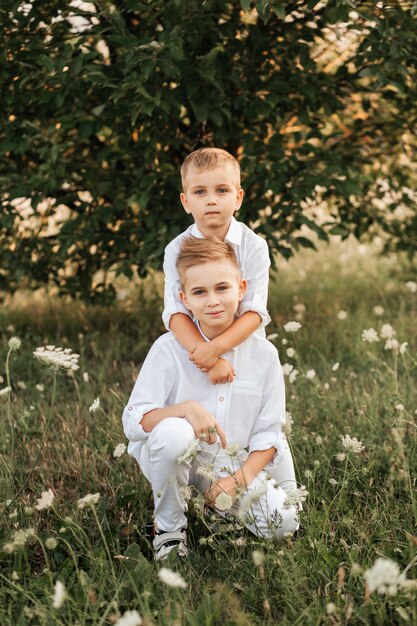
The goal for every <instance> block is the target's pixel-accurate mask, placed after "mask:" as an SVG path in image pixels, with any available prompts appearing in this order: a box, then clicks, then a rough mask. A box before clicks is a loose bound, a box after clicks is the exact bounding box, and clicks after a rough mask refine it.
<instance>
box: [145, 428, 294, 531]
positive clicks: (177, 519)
mask: <svg viewBox="0 0 417 626" xmlns="http://www.w3.org/2000/svg"><path fill="white" fill-rule="evenodd" d="M195 441H196V437H195V434H194V430H193V428H192V426H191V425H190V424H189V423H188V422H187V421H186V420H184V419H181V418H178V417H169V418H166V419H164V420H162V421H161V422H160V423H159V424H158V425H157V426H156V427H155V428H154V429H153V430H152V431H151V433H150V434H149V437H148V439H147V441H146V443H145V444H144V445H143V446H142V449H141V452H140V458H139V459H138V462H139V465H140V468H141V470H142V472H143V474H144V475H145V477H146V478H147V479H148V480H149V482H150V483H151V486H152V491H153V497H154V504H155V521H156V525H157V528H158V529H159V530H164V531H168V532H173V531H175V530H178V529H180V528H185V527H186V526H187V518H186V515H185V513H186V511H187V502H186V499H185V497H184V490H183V489H182V487H184V486H185V485H193V486H194V487H196V488H197V489H198V490H199V491H202V492H205V491H206V490H207V489H208V487H209V486H210V480H209V479H207V478H203V477H202V476H200V475H198V474H197V471H196V470H197V468H198V467H199V466H205V467H207V466H210V467H211V468H212V469H213V471H214V473H215V474H216V478H221V477H223V476H228V475H230V473H233V472H234V471H236V470H237V469H238V468H239V464H238V463H239V461H238V460H237V459H236V458H234V457H229V456H228V455H226V454H225V453H224V451H223V450H222V448H221V446H220V444H213V445H212V446H209V445H208V444H201V448H202V449H201V450H198V451H197V455H196V457H195V458H194V459H192V460H190V459H188V460H185V461H183V462H181V463H179V462H178V458H179V457H181V456H182V455H184V454H185V453H186V451H187V450H189V448H190V447H191V446H192V444H193V443H195ZM284 448H285V451H284V454H283V457H284V458H282V460H281V462H280V463H279V464H278V465H274V464H272V463H271V464H270V465H268V466H266V468H265V470H263V471H262V472H261V473H260V474H259V475H258V476H257V477H256V478H255V479H254V480H253V481H252V482H251V483H250V485H248V486H247V489H246V491H245V494H244V495H243V501H244V502H246V503H249V502H251V503H250V506H249V507H247V508H245V509H243V508H242V507H239V505H238V504H236V505H234V507H233V509H232V512H233V513H235V514H236V515H237V517H238V518H239V520H240V522H241V523H243V524H244V525H245V526H246V527H247V528H248V529H249V530H250V531H251V532H252V533H254V534H255V535H257V536H258V537H265V538H268V539H281V538H283V537H284V535H286V533H290V534H292V533H294V532H295V531H296V530H297V528H298V526H299V524H298V516H297V509H296V507H295V506H289V507H288V506H284V503H285V500H286V492H285V489H287V490H289V489H295V487H296V481H295V474H294V465H293V461H292V456H291V451H290V449H289V447H288V444H286V446H284ZM246 456H247V454H246ZM240 463H242V461H240ZM271 476H272V478H271ZM283 487H284V488H283ZM251 494H252V495H251ZM259 494H261V495H260V497H259ZM252 499H253V501H251V500H252Z"/></svg>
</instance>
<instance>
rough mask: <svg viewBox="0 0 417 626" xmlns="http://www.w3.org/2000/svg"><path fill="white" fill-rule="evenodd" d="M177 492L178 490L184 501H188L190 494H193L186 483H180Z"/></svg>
mask: <svg viewBox="0 0 417 626" xmlns="http://www.w3.org/2000/svg"><path fill="white" fill-rule="evenodd" d="M179 492H180V496H181V497H182V498H183V499H184V500H185V501H186V502H188V501H189V500H191V496H192V495H193V493H192V491H191V487H189V486H188V485H182V487H180V488H179Z"/></svg>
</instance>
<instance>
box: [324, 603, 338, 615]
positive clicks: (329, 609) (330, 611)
mask: <svg viewBox="0 0 417 626" xmlns="http://www.w3.org/2000/svg"><path fill="white" fill-rule="evenodd" d="M326 613H327V615H334V614H335V613H337V606H336V605H335V603H334V602H328V603H327V604H326Z"/></svg>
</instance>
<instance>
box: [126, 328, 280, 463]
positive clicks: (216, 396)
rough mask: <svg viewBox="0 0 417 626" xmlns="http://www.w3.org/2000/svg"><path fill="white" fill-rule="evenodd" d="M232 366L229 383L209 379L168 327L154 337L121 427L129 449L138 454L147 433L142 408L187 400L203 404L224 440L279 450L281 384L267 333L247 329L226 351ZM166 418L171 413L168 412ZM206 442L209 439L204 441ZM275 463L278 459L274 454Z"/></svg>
mask: <svg viewBox="0 0 417 626" xmlns="http://www.w3.org/2000/svg"><path fill="white" fill-rule="evenodd" d="M225 358H226V359H227V360H228V361H229V362H230V363H231V364H232V365H233V367H234V368H235V370H236V377H235V379H234V381H233V382H232V383H226V384H224V385H212V384H211V382H210V380H209V378H208V376H207V374H204V373H203V372H201V371H200V370H199V369H198V368H197V367H196V366H195V365H194V363H192V362H191V361H190V360H189V358H188V352H187V350H186V349H185V348H183V347H182V346H181V345H180V344H179V343H178V342H177V340H176V339H175V337H174V335H173V334H172V333H170V332H169V333H166V334H165V335H162V336H161V337H159V339H157V340H156V341H155V343H154V344H153V346H152V348H151V349H150V351H149V353H148V356H147V357H146V359H145V361H144V363H143V365H142V368H141V370H140V372H139V376H138V378H137V380H136V383H135V386H134V388H133V391H132V393H131V395H130V398H129V401H128V404H127V406H126V407H125V409H124V411H123V428H124V432H125V435H126V437H127V439H128V440H129V442H130V443H129V446H128V452H129V454H132V456H135V457H136V458H139V454H140V450H141V448H142V446H143V444H144V442H145V441H146V439H147V438H148V436H149V433H147V432H145V431H144V430H143V428H142V426H141V424H140V422H141V420H142V418H143V416H144V414H145V413H148V412H149V411H152V410H153V409H158V408H164V407H166V406H170V405H173V404H177V403H179V402H184V401H186V400H194V401H196V402H199V403H200V404H201V405H202V406H204V407H205V408H206V409H207V410H208V411H209V412H210V413H211V414H212V415H213V416H214V417H215V418H216V419H217V421H218V422H219V423H220V425H221V426H222V428H223V430H224V431H225V433H226V439H227V443H228V444H231V443H238V444H239V445H240V447H241V448H248V449H249V453H250V452H252V451H254V450H268V449H269V448H271V447H273V446H275V447H276V449H277V451H278V453H279V450H280V449H281V446H282V445H284V443H285V437H284V435H283V433H281V424H283V423H284V422H285V387H284V377H283V374H282V369H281V364H280V361H279V357H278V352H277V350H276V348H275V346H273V345H272V344H271V343H270V342H269V341H268V340H267V339H264V338H263V337H259V336H258V335H255V334H253V335H251V336H250V337H249V338H248V339H247V340H246V341H244V342H243V343H242V344H240V345H239V346H237V347H236V348H233V349H232V350H230V351H229V352H227V353H226V354H225ZM167 419H169V418H167ZM204 445H206V446H207V447H208V448H209V447H210V446H208V444H204ZM274 461H275V463H277V462H279V460H278V458H277V455H275V459H274Z"/></svg>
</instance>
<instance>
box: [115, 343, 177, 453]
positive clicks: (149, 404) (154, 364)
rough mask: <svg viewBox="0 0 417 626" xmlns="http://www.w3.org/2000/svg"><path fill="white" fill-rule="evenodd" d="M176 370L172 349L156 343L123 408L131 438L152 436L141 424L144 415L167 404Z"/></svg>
mask: <svg viewBox="0 0 417 626" xmlns="http://www.w3.org/2000/svg"><path fill="white" fill-rule="evenodd" d="M173 373H174V366H173V364H172V362H171V359H170V358H169V353H168V351H167V350H164V349H163V347H162V346H160V345H159V344H158V343H155V344H154V345H153V346H152V348H151V349H150V351H149V353H148V356H147V357H146V359H145V361H144V363H143V365H142V367H141V370H140V372H139V375H138V377H137V379H136V383H135V386H134V387H133V390H132V393H131V394H130V398H129V401H128V403H127V405H126V406H125V408H124V411H123V416H122V421H123V429H124V433H125V435H126V437H127V439H128V440H129V441H131V442H137V441H145V440H146V439H147V438H148V437H149V433H147V432H145V431H144V430H143V428H142V426H141V421H142V418H143V416H144V415H145V414H146V413H149V411H152V410H153V409H159V408H163V407H164V406H166V404H167V399H168V397H169V394H170V392H171V390H172V386H173Z"/></svg>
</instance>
